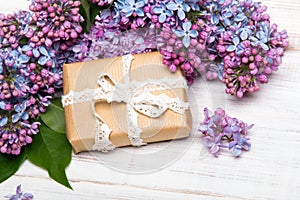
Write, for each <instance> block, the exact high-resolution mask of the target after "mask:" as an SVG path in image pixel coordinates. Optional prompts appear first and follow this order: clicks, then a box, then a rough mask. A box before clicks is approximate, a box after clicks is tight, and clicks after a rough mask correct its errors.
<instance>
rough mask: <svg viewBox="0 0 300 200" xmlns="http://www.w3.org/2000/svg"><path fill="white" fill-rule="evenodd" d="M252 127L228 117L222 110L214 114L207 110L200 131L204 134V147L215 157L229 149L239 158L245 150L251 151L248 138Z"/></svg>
mask: <svg viewBox="0 0 300 200" xmlns="http://www.w3.org/2000/svg"><path fill="white" fill-rule="evenodd" d="M252 127H253V125H250V126H248V125H247V124H246V123H244V122H243V121H240V120H238V119H236V118H232V117H230V116H228V115H227V114H226V113H225V111H224V110H223V109H221V108H218V109H216V111H215V112H214V113H212V112H211V111H210V110H209V109H208V108H205V109H204V120H203V122H202V123H201V124H200V126H199V128H198V131H199V132H201V133H202V134H203V137H202V141H203V144H204V146H206V147H208V148H209V152H210V153H211V154H213V155H214V156H216V157H218V156H219V155H220V152H221V150H222V149H229V150H231V152H232V154H233V155H234V156H235V157H239V156H240V155H241V154H242V151H243V150H245V151H249V150H250V148H251V144H250V143H249V138H247V137H246V136H247V134H248V131H249V130H250V129H251V128H252Z"/></svg>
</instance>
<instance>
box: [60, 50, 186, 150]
mask: <svg viewBox="0 0 300 200" xmlns="http://www.w3.org/2000/svg"><path fill="white" fill-rule="evenodd" d="M133 59H134V57H133V56H132V55H126V56H123V57H122V61H123V74H124V79H123V83H116V82H115V81H114V79H113V78H112V77H111V76H110V75H109V74H107V73H101V74H100V75H99V76H98V77H97V83H98V85H99V88H96V89H85V90H83V91H81V92H74V91H70V92H69V93H68V94H67V95H65V96H63V97H62V103H63V106H64V107H65V106H68V105H72V104H77V103H83V102H91V105H92V111H93V114H94V116H95V118H96V136H95V144H94V146H93V148H92V150H98V151H102V152H107V151H109V150H112V149H114V148H115V147H114V145H113V144H112V143H111V141H110V140H109V136H110V134H111V132H112V130H111V129H110V128H109V127H108V125H107V124H106V122H105V121H104V120H103V119H102V118H101V117H100V115H99V114H98V113H97V112H96V110H95V103H97V101H101V100H105V101H107V102H108V103H111V102H124V103H126V109H127V116H126V117H127V128H128V130H127V132H128V133H127V134H128V138H129V139H130V142H131V144H132V145H133V146H141V145H145V144H146V143H144V142H143V140H142V139H141V137H140V135H141V133H142V130H141V129H140V128H139V126H138V116H139V113H142V114H144V115H146V116H148V117H150V118H157V117H160V116H161V115H162V114H163V113H164V112H166V110H168V109H170V110H172V111H174V112H176V113H179V114H184V112H185V111H186V110H187V109H188V107H189V104H188V103H187V102H183V101H181V100H180V99H179V98H178V97H177V98H172V97H169V96H167V95H165V94H160V95H154V94H152V93H151V92H154V91H162V90H170V89H176V88H186V87H187V85H186V80H185V79H184V78H183V77H179V78H177V79H169V78H164V79H157V80H156V79H149V80H145V81H143V82H137V81H133V82H130V76H129V72H130V67H131V63H132V60H133Z"/></svg>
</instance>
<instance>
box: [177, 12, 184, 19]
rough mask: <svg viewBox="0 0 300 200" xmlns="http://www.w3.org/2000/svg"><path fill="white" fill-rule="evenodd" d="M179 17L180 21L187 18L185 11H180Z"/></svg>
mask: <svg viewBox="0 0 300 200" xmlns="http://www.w3.org/2000/svg"><path fill="white" fill-rule="evenodd" d="M177 12H178V17H179V19H180V20H183V19H184V18H185V12H184V11H183V10H178V11H177Z"/></svg>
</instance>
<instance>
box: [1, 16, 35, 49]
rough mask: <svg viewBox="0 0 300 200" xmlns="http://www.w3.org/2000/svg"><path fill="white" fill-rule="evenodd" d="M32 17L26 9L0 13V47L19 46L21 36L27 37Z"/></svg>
mask: <svg viewBox="0 0 300 200" xmlns="http://www.w3.org/2000/svg"><path fill="white" fill-rule="evenodd" d="M31 20H32V17H31V14H30V13H29V12H27V11H19V12H18V13H15V14H9V15H7V16H6V15H4V14H0V48H6V47H11V48H13V49H15V48H17V47H18V46H19V42H20V40H21V39H22V38H24V37H25V38H29V37H30V36H31V34H30V33H31V32H33V30H32V28H30V27H29V25H30V23H31Z"/></svg>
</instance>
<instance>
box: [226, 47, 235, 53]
mask: <svg viewBox="0 0 300 200" xmlns="http://www.w3.org/2000/svg"><path fill="white" fill-rule="evenodd" d="M234 50H236V47H235V46H234V45H230V46H228V47H227V48H226V51H228V52H233V51H234Z"/></svg>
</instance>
